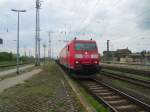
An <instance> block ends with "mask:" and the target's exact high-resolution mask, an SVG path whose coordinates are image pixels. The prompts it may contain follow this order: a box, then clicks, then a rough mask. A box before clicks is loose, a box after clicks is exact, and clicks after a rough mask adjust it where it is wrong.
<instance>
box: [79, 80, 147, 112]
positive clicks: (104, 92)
mask: <svg viewBox="0 0 150 112" xmlns="http://www.w3.org/2000/svg"><path fill="white" fill-rule="evenodd" d="M79 83H80V84H81V85H82V86H83V87H84V88H86V90H88V92H89V93H91V94H92V96H94V97H95V99H96V100H97V101H99V102H102V103H103V104H104V105H105V106H106V107H107V108H109V110H110V111H111V112H150V105H148V104H146V103H144V102H142V101H139V100H138V99H136V98H134V97H132V96H129V95H127V94H126V93H123V92H121V91H119V90H117V89H115V88H113V87H110V86H108V85H106V84H104V83H102V82H100V81H98V80H97V79H94V78H92V79H90V80H81V81H79Z"/></svg>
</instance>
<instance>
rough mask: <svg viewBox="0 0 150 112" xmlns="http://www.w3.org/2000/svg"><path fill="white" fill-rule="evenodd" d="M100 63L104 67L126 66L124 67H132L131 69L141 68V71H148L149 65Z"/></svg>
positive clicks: (149, 69)
mask: <svg viewBox="0 0 150 112" xmlns="http://www.w3.org/2000/svg"><path fill="white" fill-rule="evenodd" d="M100 65H102V66H104V67H106V66H107V67H116V68H126V69H133V70H141V71H149V72H150V66H146V65H132V64H116V63H115V64H114V63H101V64H100Z"/></svg>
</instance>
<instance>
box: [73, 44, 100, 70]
mask: <svg viewBox="0 0 150 112" xmlns="http://www.w3.org/2000/svg"><path fill="white" fill-rule="evenodd" d="M74 50H75V53H74V67H75V69H84V68H89V69H90V68H91V69H93V68H96V67H98V65H99V60H100V56H99V54H98V49H97V45H96V42H93V41H92V42H75V44H74Z"/></svg>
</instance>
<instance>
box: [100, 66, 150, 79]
mask: <svg viewBox="0 0 150 112" xmlns="http://www.w3.org/2000/svg"><path fill="white" fill-rule="evenodd" d="M102 68H103V69H109V70H114V71H120V72H125V73H130V74H135V73H136V74H135V75H140V76H144V77H150V75H149V74H150V71H147V70H140V69H136V68H135V69H133V68H123V67H115V66H106V65H102Z"/></svg>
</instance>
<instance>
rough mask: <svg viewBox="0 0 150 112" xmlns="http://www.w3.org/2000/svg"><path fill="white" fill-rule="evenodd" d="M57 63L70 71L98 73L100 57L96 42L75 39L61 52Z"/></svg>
mask: <svg viewBox="0 0 150 112" xmlns="http://www.w3.org/2000/svg"><path fill="white" fill-rule="evenodd" d="M59 63H60V64H61V65H62V66H64V67H65V68H67V69H69V70H70V71H75V72H79V71H82V72H86V73H87V72H88V73H91V72H92V73H96V72H99V71H100V66H99V63H100V55H99V53H98V47H97V44H96V41H94V40H92V39H91V40H77V38H75V39H74V40H72V41H70V42H69V43H68V44H67V45H66V46H65V47H64V48H63V49H62V50H61V52H60V54H59ZM86 75H87V74H86ZM89 75H90V76H91V74H89Z"/></svg>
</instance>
